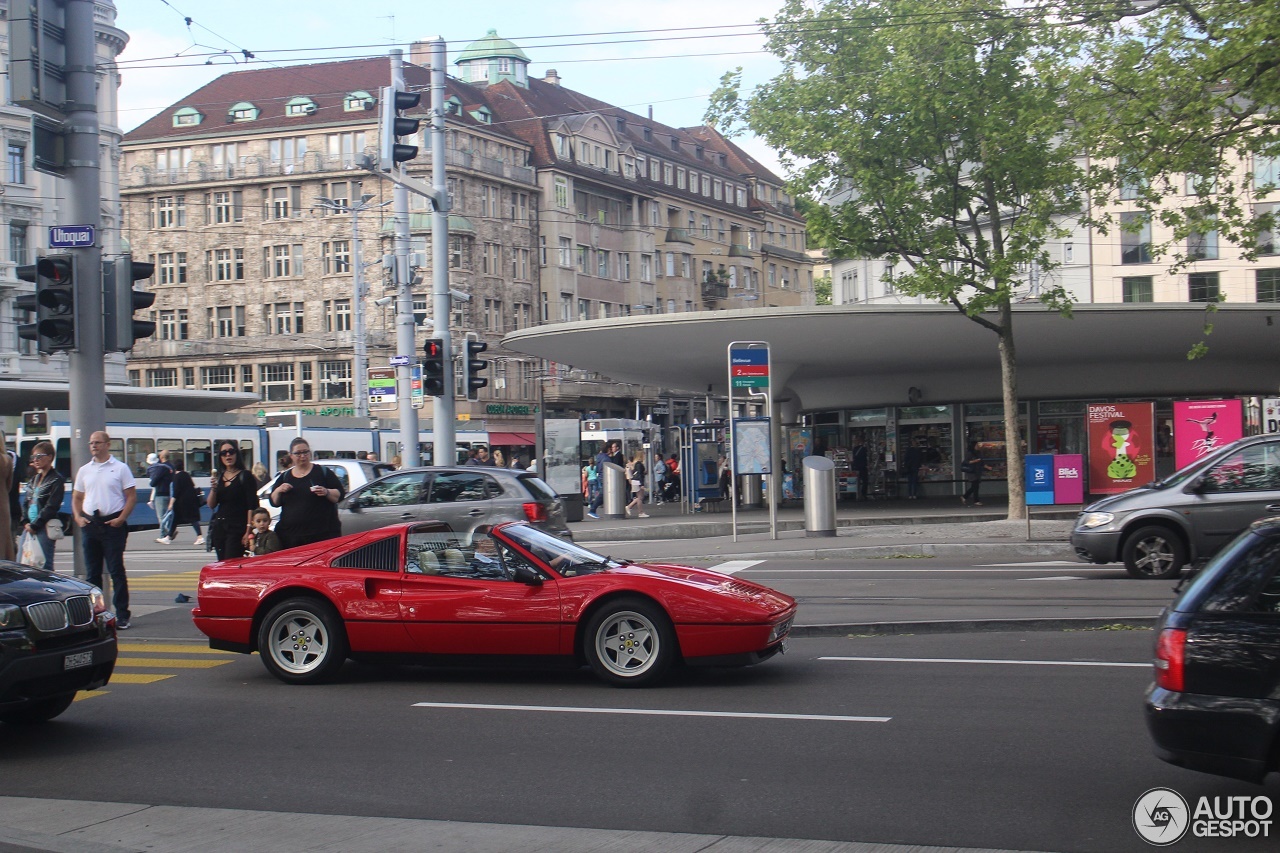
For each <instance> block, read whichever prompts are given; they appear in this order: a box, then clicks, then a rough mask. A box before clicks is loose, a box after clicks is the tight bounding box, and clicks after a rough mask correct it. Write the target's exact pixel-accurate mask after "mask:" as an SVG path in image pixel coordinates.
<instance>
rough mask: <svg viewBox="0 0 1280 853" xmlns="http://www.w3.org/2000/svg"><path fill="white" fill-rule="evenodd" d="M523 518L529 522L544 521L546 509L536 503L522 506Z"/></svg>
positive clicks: (531, 502) (532, 502)
mask: <svg viewBox="0 0 1280 853" xmlns="http://www.w3.org/2000/svg"><path fill="white" fill-rule="evenodd" d="M524 517H525V518H527V519H529V520H530V521H546V520H547V508H546V507H545V506H543V505H542V504H540V503H538V502H537V501H529V502H528V503H526V504H524Z"/></svg>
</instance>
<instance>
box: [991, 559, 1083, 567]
mask: <svg viewBox="0 0 1280 853" xmlns="http://www.w3.org/2000/svg"><path fill="white" fill-rule="evenodd" d="M981 565H983V566H1026V567H1028V568H1035V567H1037V566H1080V567H1081V568H1084V567H1085V566H1083V565H1081V562H1080V561H1079V560H1041V561H1040V562H1038V563H982V564H981Z"/></svg>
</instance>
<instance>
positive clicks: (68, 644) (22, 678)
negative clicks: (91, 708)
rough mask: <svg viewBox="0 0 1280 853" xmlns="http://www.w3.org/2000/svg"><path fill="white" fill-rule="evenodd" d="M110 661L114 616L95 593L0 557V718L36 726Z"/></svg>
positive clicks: (102, 673) (91, 684)
mask: <svg viewBox="0 0 1280 853" xmlns="http://www.w3.org/2000/svg"><path fill="white" fill-rule="evenodd" d="M115 665H116V618H115V615H114V614H112V613H110V612H108V610H107V606H106V601H105V599H104V598H103V596H102V590H100V589H98V588H97V587H95V586H90V585H89V584H87V583H84V582H83V581H78V580H75V579H74V578H68V577H63V576H62V575H55V574H53V573H52V572H46V571H43V570H41V569H32V568H30V567H28V566H22V565H19V564H18V563H11V562H8V561H4V560H0V722H5V723H12V724H21V723H42V722H44V721H46V720H52V719H53V718H54V717H56V716H58V715H59V714H61V713H62V712H63V711H65V710H67V708H68V707H69V706H70V705H71V702H72V700H73V699H75V698H76V691H77V690H94V689H96V688H98V687H102V686H103V685H105V684H106V683H107V681H108V680H109V679H110V678H111V671H112V670H113V669H115Z"/></svg>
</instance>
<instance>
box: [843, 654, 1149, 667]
mask: <svg viewBox="0 0 1280 853" xmlns="http://www.w3.org/2000/svg"><path fill="white" fill-rule="evenodd" d="M818 660H834V661H878V662H880V663H997V664H1004V665H1006V666H1119V667H1131V666H1140V667H1145V668H1149V667H1150V666H1151V664H1150V663H1108V662H1106V661H1096V660H987V659H984V658H873V657H844V656H840V657H836V656H832V657H820V658H818Z"/></svg>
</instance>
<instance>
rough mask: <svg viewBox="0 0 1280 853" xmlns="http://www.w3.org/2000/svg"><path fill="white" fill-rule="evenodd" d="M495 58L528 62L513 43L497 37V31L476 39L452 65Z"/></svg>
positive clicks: (491, 31)
mask: <svg viewBox="0 0 1280 853" xmlns="http://www.w3.org/2000/svg"><path fill="white" fill-rule="evenodd" d="M496 57H510V58H511V59H521V60H524V61H525V62H528V61H529V57H528V55H527V54H526V53H525V52H524V51H523V50H521V49H520V48H518V47H516V46H515V45H514V44H513V43H511V42H509V41H507V40H506V39H504V38H502V37H500V36H499V35H498V31H497V30H489V32H487V33H485V36H484V38H482V39H476V40H475V41H473V42H472V43H471V44H469V45H467V46H466V48H465V49H463V51H462V53H460V54H458V58H457V59H455V60H454V64H457V65H460V64H462V63H463V62H467V61H468V60H471V59H493V58H496Z"/></svg>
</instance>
